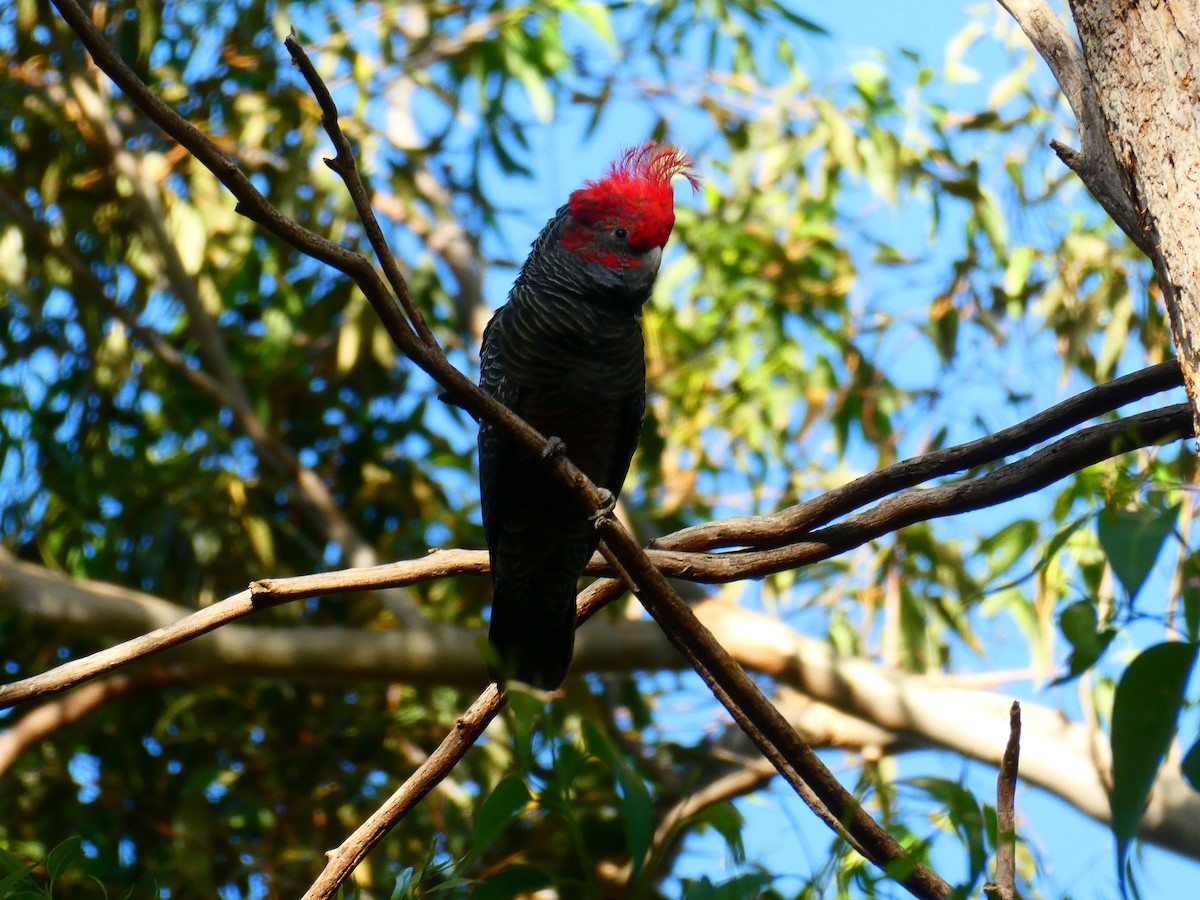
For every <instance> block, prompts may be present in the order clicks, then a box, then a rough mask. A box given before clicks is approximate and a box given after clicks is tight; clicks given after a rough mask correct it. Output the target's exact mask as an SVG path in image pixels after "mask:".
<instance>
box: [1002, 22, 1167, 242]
mask: <svg viewBox="0 0 1200 900" xmlns="http://www.w3.org/2000/svg"><path fill="white" fill-rule="evenodd" d="M998 2H999V3H1000V5H1001V6H1003V7H1004V8H1005V9H1006V10H1007V11H1008V13H1009V15H1011V16H1012V17H1013V18H1014V19H1015V20H1016V22H1017V24H1018V25H1020V26H1021V30H1022V31H1023V32H1025V36H1026V37H1028V38H1029V40H1030V42H1031V43H1032V44H1033V47H1034V49H1035V50H1037V52H1038V54H1039V55H1040V56H1041V57H1042V59H1044V60H1045V61H1046V65H1047V66H1049V67H1050V73H1051V74H1052V75H1053V76H1054V80H1055V81H1057V82H1058V86H1059V87H1060V88H1061V89H1062V92H1063V94H1064V95H1065V96H1066V98H1067V102H1068V103H1070V104H1071V110H1072V112H1074V113H1075V120H1076V122H1077V123H1078V125H1079V151H1078V152H1076V151H1075V150H1072V149H1071V148H1070V147H1068V146H1066V145H1065V144H1062V143H1060V142H1058V141H1051V142H1050V146H1051V147H1052V148H1053V149H1054V152H1055V153H1057V154H1058V158H1059V159H1061V160H1062V161H1063V162H1064V163H1066V165H1067V166H1068V167H1069V168H1070V169H1071V170H1072V171H1073V172H1074V173H1075V174H1076V175H1078V176H1079V180H1080V181H1082V182H1083V184H1084V187H1086V188H1087V189H1088V191H1089V192H1090V193H1091V195H1092V196H1093V197H1095V198H1096V201H1097V202H1098V203H1099V204H1100V205H1101V206H1102V207H1103V208H1104V211H1105V212H1107V213H1108V214H1109V215H1110V216H1112V219H1113V221H1114V222H1116V223H1117V225H1118V226H1119V227H1120V228H1121V230H1122V231H1124V232H1125V234H1126V235H1128V237H1129V239H1130V240H1131V241H1133V243H1134V244H1136V245H1137V247H1138V248H1139V249H1140V250H1142V252H1144V253H1146V254H1147V255H1149V253H1150V249H1149V245H1148V244H1147V242H1146V235H1145V233H1144V231H1143V229H1142V227H1141V224H1142V223H1141V217H1140V216H1139V215H1138V212H1137V210H1136V209H1135V208H1134V204H1133V201H1132V200H1131V199H1130V197H1129V191H1128V190H1127V188H1126V182H1125V179H1124V178H1123V177H1122V175H1121V170H1120V167H1119V166H1118V164H1117V157H1116V154H1115V153H1114V152H1113V147H1112V144H1111V143H1109V140H1108V130H1107V128H1105V125H1104V114H1103V112H1102V111H1101V109H1100V101H1099V99H1098V98H1097V96H1096V91H1095V88H1093V86H1092V79H1091V74H1090V73H1089V72H1088V69H1087V65H1086V63H1085V62H1084V58H1083V51H1082V50H1081V49H1080V47H1079V45H1078V44H1077V43H1075V39H1074V38H1073V37H1072V36H1071V32H1070V31H1069V30H1068V29H1067V26H1066V23H1065V22H1063V20H1062V19H1060V18H1059V17H1058V15H1057V14H1056V13H1055V12H1054V10H1052V9H1051V8H1050V4H1049V3H1047V2H1046V0H998Z"/></svg>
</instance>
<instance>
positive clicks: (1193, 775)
mask: <svg viewBox="0 0 1200 900" xmlns="http://www.w3.org/2000/svg"><path fill="white" fill-rule="evenodd" d="M1180 768H1181V769H1182V770H1183V777H1184V778H1186V779H1187V783H1188V784H1190V785H1191V786H1192V790H1194V791H1200V741H1196V743H1194V744H1192V747H1191V749H1190V750H1188V752H1187V753H1185V754H1184V755H1183V763H1182V764H1181V765H1180Z"/></svg>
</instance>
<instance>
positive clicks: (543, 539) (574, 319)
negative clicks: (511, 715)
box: [479, 142, 700, 691]
mask: <svg viewBox="0 0 1200 900" xmlns="http://www.w3.org/2000/svg"><path fill="white" fill-rule="evenodd" d="M675 176H682V177H683V178H685V179H686V180H687V181H688V182H689V183H690V185H691V186H692V189H693V190H696V189H698V187H699V183H700V182H699V178H698V176H697V175H696V174H695V171H694V164H693V163H692V160H691V158H690V157H689V156H688V154H687V153H686V152H684V151H682V150H680V149H679V148H677V147H674V146H672V145H670V144H659V143H655V142H646V143H643V144H641V145H639V146H635V147H631V148H628V149H626V150H624V151H623V152H622V153H621V154H620V155H619V156H618V157H617V159H615V160H614V161H613V162H612V163H611V164H610V165H609V167H608V169H607V170H606V172H605V174H604V176H603V177H602V178H600V179H598V180H595V181H585V182H584V184H583V186H582V187H581V188H579V189H578V190H575V191H573V192H572V193H571V194H570V195H569V197H568V199H567V202H566V203H565V204H564V205H563V206H561V207H560V208H559V209H558V211H557V212H556V213H555V214H554V216H553V218H551V219H550V221H549V222H547V223H546V225H545V227H543V228H542V230H541V232H540V233H539V234H538V236H537V238H536V239H535V240H534V242H533V246H532V249H531V250H530V253H529V256H528V257H527V258H526V260H525V262H524V264H523V265H522V266H521V269H520V271H519V272H518V274H517V277H516V280H515V281H514V283H513V286H512V289H511V291H510V292H509V295H508V300H507V302H506V303H505V304H504V305H503V306H501V307H499V308H498V309H497V310H496V312H495V314H494V315H493V316H492V318H491V321H490V322H489V323H488V325H487V327H486V328H485V330H484V334H483V346H482V348H481V350H480V378H479V385H480V387H481V388H482V389H483V391H484V392H486V393H487V394H489V395H490V396H491V397H493V398H495V399H496V400H497V401H499V402H500V403H502V404H503V405H505V406H507V407H508V408H509V409H511V410H513V411H514V412H515V413H517V414H518V415H519V416H521V417H522V418H523V419H525V421H527V422H528V423H529V424H530V425H532V426H533V427H534V428H536V429H537V430H538V431H539V432H541V434H543V435H544V436H546V437H547V438H548V439H549V440H550V442H551V446H552V447H554V448H555V449H557V450H561V451H562V452H565V454H566V456H567V458H568V459H570V460H571V462H573V463H574V464H575V465H576V466H578V467H579V469H580V470H582V471H583V473H584V474H585V475H587V476H588V478H590V479H591V480H592V482H593V483H594V484H595V485H596V486H597V487H599V488H602V489H604V490H607V491H608V492H610V493H611V495H612V498H613V502H615V500H616V498H617V497H618V496H619V494H620V491H621V485H622V483H623V482H624V481H625V476H626V474H627V473H628V471H629V464H630V461H631V460H632V458H633V452H634V450H635V449H636V447H637V444H638V440H639V438H640V436H641V430H642V417H643V415H644V413H645V408H646V359H645V347H644V344H643V339H642V326H641V316H642V307H643V305H644V304H645V303H646V301H647V300H648V299H649V298H650V293H651V290H652V288H653V286H654V281H655V278H656V277H657V275H658V269H659V265H660V263H661V261H662V252H663V247H664V246H665V245H666V243H667V239H668V238H669V237H670V235H671V230H672V228H673V227H674V225H675V205H674V193H673V190H672V186H671V180H672V178H674V177H675ZM479 491H480V503H481V507H482V511H483V528H484V533H485V536H486V538H487V545H488V554H489V560H490V562H491V574H492V584H493V591H492V610H491V623H490V626H489V631H488V642H489V647H490V649H489V651H488V663H489V672H490V674H491V676H492V678H493V680H495V681H496V682H497V683H499V684H501V685H503V684H504V683H505V682H506V681H507V680H509V679H512V680H516V681H520V682H523V683H525V684H528V685H530V686H532V687H535V688H538V689H541V690H543V691H553V690H555V689H557V688H558V687H559V686H560V685H561V684H562V682H563V681H564V679H565V678H566V676H567V671H568V669H569V667H570V664H571V656H572V653H573V650H574V645H575V594H576V589H577V587H578V583H579V578H580V576H581V575H582V574H583V569H584V566H585V565H586V564H587V561H588V560H589V559H590V558H591V556H592V554H593V553H594V552H595V550H596V547H597V546H598V544H599V537H598V533H597V531H596V528H595V525H594V522H593V521H590V520H589V519H588V517H587V514H586V513H585V512H584V511H583V510H582V508H581V506H580V504H579V502H578V500H577V499H575V498H574V497H573V496H572V495H571V494H570V493H569V491H568V490H567V489H566V488H565V487H564V486H563V485H562V484H560V483H559V482H558V481H557V480H556V479H554V478H553V476H552V475H551V474H550V473H549V472H548V471H547V469H546V467H545V464H544V462H543V461H542V460H539V459H537V458H535V457H534V456H533V455H532V454H530V453H529V452H528V451H526V450H524V449H523V448H521V447H518V446H517V445H515V444H514V443H512V442H510V441H509V440H508V439H507V438H506V437H505V436H504V435H503V434H502V433H501V431H500V429H498V428H497V427H496V426H495V425H494V424H491V423H489V422H487V421H486V420H485V421H483V422H482V423H481V427H480V429H479Z"/></svg>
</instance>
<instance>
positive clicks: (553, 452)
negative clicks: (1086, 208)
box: [542, 435, 567, 459]
mask: <svg viewBox="0 0 1200 900" xmlns="http://www.w3.org/2000/svg"><path fill="white" fill-rule="evenodd" d="M566 454H567V445H566V444H564V443H563V439H562V438H558V437H554V435H551V436H550V437H548V438H546V446H545V447H543V448H542V459H553V458H554V457H556V456H566Z"/></svg>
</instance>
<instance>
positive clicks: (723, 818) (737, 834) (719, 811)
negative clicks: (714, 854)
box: [692, 801, 746, 866]
mask: <svg viewBox="0 0 1200 900" xmlns="http://www.w3.org/2000/svg"><path fill="white" fill-rule="evenodd" d="M692 821H693V822H695V823H696V824H697V825H701V826H706V827H708V828H711V829H712V830H713V831H715V832H716V833H717V834H719V835H720V836H721V837H722V838H723V839H724V841H725V846H726V847H728V848H729V855H730V857H731V858H732V859H733V863H734V865H737V866H740V865H742V864H743V863H744V862H745V861H746V844H745V842H744V841H743V840H742V826H743V825H745V824H746V820H745V819H744V818H743V817H742V814H741V813H740V812H738V809H737V807H736V806H734V805H733V804H732V803H731V802H729V801H725V802H723V803H714V804H712V805H711V806H706V807H704V809H702V810H700V812H698V813H696V814H695V815H694V816H693V817H692Z"/></svg>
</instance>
